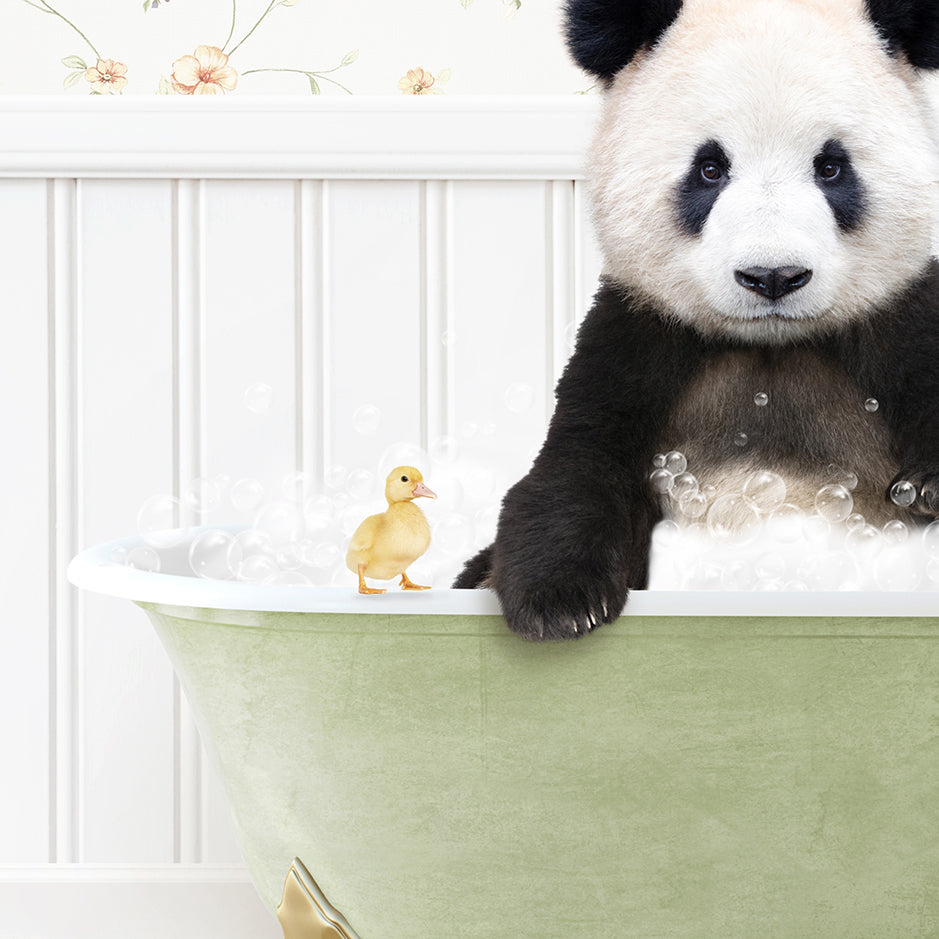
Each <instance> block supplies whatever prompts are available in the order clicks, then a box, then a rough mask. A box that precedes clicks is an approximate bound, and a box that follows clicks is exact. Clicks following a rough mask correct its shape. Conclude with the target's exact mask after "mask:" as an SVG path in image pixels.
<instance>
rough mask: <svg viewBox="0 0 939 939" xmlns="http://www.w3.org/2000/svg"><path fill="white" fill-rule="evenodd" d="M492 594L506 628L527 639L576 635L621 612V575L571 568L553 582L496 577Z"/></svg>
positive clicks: (623, 600) (623, 583) (623, 597)
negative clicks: (500, 610)
mask: <svg viewBox="0 0 939 939" xmlns="http://www.w3.org/2000/svg"><path fill="white" fill-rule="evenodd" d="M496 592H497V593H498V595H499V600H500V602H501V604H502V613H503V615H504V616H505V620H506V622H507V623H508V624H509V628H510V629H512V631H513V632H516V633H518V634H519V635H520V636H522V637H524V638H525V639H531V640H536V641H539V640H559V639H578V638H580V637H581V636H585V635H586V634H587V633H589V632H592V631H593V630H594V629H596V628H597V627H598V626H602V625H603V624H604V623H611V622H612V621H613V620H615V619H616V618H617V617H618V616H619V615H620V613H621V612H622V610H623V606H624V605H625V603H626V597H627V596H628V589H627V587H626V581H625V578H624V577H623V576H622V574H620V575H619V576H607V577H603V576H599V575H597V574H595V573H594V574H591V573H588V572H585V571H571V572H570V573H569V574H565V575H564V576H563V577H561V578H558V579H556V580H553V581H544V580H525V579H523V578H521V577H518V576H517V575H509V576H502V577H499V578H498V580H497V582H496Z"/></svg>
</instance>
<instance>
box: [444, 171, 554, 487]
mask: <svg viewBox="0 0 939 939" xmlns="http://www.w3.org/2000/svg"><path fill="white" fill-rule="evenodd" d="M453 203H454V205H453V220H452V223H451V225H452V231H453V240H454V245H453V259H454V260H453V264H454V272H453V280H454V286H453V297H454V304H455V313H454V318H455V327H454V329H455V336H453V337H451V340H450V344H451V345H452V347H453V361H454V372H455V374H454V379H453V388H454V395H455V399H456V400H455V410H454V414H455V418H454V420H455V426H454V427H452V428H451V430H450V432H451V433H452V434H455V435H458V436H459V437H460V438H462V439H463V443H462V444H461V448H462V449H461V454H462V455H463V457H464V458H470V459H477V460H480V461H482V462H483V463H484V464H485V465H486V466H487V467H489V468H491V469H492V470H493V471H494V472H496V473H498V475H499V478H500V488H504V487H505V486H507V485H509V484H511V483H512V482H514V481H515V480H516V479H517V478H519V477H520V476H521V475H523V474H524V473H525V472H527V469H528V467H529V465H530V463H531V458H532V456H533V455H534V452H535V450H536V449H537V448H538V447H539V446H540V444H541V442H542V440H543V437H544V431H545V427H546V423H547V417H548V415H549V413H550V408H551V404H550V399H549V391H548V388H549V386H550V381H549V376H548V368H547V363H548V360H549V357H548V346H547V339H546V335H547V326H548V321H549V316H550V307H549V304H548V290H549V282H548V270H547V264H546V258H547V249H546V244H547V231H546V222H547V217H546V216H547V213H546V199H545V184H544V183H540V182H531V183H527V182H512V183H509V182H459V183H454V197H453Z"/></svg>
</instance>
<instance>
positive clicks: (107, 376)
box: [78, 180, 175, 863]
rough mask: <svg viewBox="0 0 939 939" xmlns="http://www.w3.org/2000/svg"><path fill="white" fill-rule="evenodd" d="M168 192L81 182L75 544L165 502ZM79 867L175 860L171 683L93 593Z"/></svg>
mask: <svg viewBox="0 0 939 939" xmlns="http://www.w3.org/2000/svg"><path fill="white" fill-rule="evenodd" d="M171 204H172V200H171V184H170V183H168V182H132V181H123V182H117V181H107V180H102V181H85V182H82V183H80V199H79V224H78V233H79V234H78V238H79V249H80V281H79V298H80V363H81V364H80V369H81V390H80V399H81V404H82V442H81V448H82V449H81V452H82V466H81V475H82V479H83V483H84V492H83V503H84V526H83V531H82V536H83V539H84V540H85V541H86V542H87V543H95V542H99V541H103V540H107V539H109V538H114V537H117V536H120V535H122V534H124V533H126V532H128V531H132V530H134V527H135V524H136V521H135V519H136V514H137V510H138V508H139V506H140V504H141V503H142V502H143V500H144V499H146V498H147V497H148V496H150V495H153V494H155V493H161V492H172V490H173V486H174V477H175V470H174V466H173V455H174V428H173V388H172V380H173V322H172V310H173V298H172V257H171V245H172V237H171ZM85 603H86V610H87V612H86V618H85V626H84V643H83V647H82V652H83V666H84V669H83V682H84V684H83V697H82V717H83V720H82V729H83V742H84V749H83V766H82V773H81V780H80V784H81V806H82V813H81V820H82V830H81V846H80V848H81V850H80V857H79V859H80V860H82V861H101V862H104V861H107V862H112V863H113V862H115V861H128V862H129V861H135V862H144V861H171V860H172V848H173V844H172V837H173V812H174V806H173V791H172V774H173V738H172V689H173V677H172V671H171V669H170V667H169V664H168V661H167V659H166V656H165V654H164V653H163V650H162V649H161V648H160V646H159V642H158V641H157V639H156V637H155V635H154V633H153V631H152V629H151V628H150V626H149V623H148V622H147V621H146V618H145V617H144V616H143V615H141V614H140V613H139V611H137V610H135V609H134V608H133V607H130V606H128V604H127V603H126V602H125V601H120V600H116V599H111V598H107V597H99V596H95V595H90V594H89V595H87V596H86V597H85Z"/></svg>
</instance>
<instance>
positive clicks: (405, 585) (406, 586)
mask: <svg viewBox="0 0 939 939" xmlns="http://www.w3.org/2000/svg"><path fill="white" fill-rule="evenodd" d="M399 586H400V587H401V589H402V590H430V587H422V586H421V585H420V584H415V583H413V582H412V581H411V579H410V578H409V577H408V575H407V574H405V573H404V572H403V571H402V572H401V583H400V585H399Z"/></svg>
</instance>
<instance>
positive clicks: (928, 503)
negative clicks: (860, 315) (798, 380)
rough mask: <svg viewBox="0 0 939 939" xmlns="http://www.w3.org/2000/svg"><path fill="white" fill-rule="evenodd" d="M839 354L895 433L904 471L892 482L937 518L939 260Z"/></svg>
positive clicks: (918, 509)
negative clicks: (910, 490)
mask: <svg viewBox="0 0 939 939" xmlns="http://www.w3.org/2000/svg"><path fill="white" fill-rule="evenodd" d="M841 354H842V357H843V359H844V364H845V368H846V370H847V371H848V373H849V374H851V375H852V376H854V378H855V380H856V381H857V382H858V385H859V387H860V388H861V390H862V391H863V392H864V393H865V394H869V395H870V396H871V397H873V398H876V399H877V401H878V403H879V410H880V412H881V413H882V415H883V417H884V420H885V421H886V422H887V425H888V427H889V428H890V430H891V431H892V433H893V438H894V442H895V446H896V452H897V457H898V459H899V462H900V471H899V472H898V473H897V475H896V476H895V477H894V479H893V480H892V482H891V485H892V484H893V483H894V482H897V481H898V480H901V479H905V480H908V481H909V482H912V483H913V484H914V485H915V486H916V489H917V499H916V502H915V504H914V505H913V507H912V508H913V510H914V511H916V512H918V513H919V514H922V515H927V516H930V517H936V516H939V264H937V262H936V261H932V262H931V263H930V266H929V268H928V269H927V271H926V273H925V275H924V276H923V277H922V278H921V279H920V280H919V281H917V282H916V283H915V284H914V285H913V286H912V287H911V288H910V289H909V290H908V291H907V292H906V293H905V294H904V295H902V296H901V297H899V298H898V299H897V300H895V301H893V302H892V303H891V304H890V305H889V306H888V307H886V308H885V309H883V310H882V311H880V313H879V314H878V315H877V316H875V317H872V318H871V319H870V320H869V321H867V322H865V323H863V324H862V325H861V326H859V327H858V328H857V329H856V330H854V331H853V332H852V333H851V334H850V336H848V337H846V338H845V340H844V341H843V342H842V346H841ZM888 497H889V491H888V493H885V498H888Z"/></svg>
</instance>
